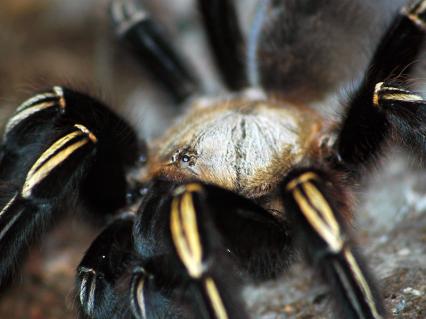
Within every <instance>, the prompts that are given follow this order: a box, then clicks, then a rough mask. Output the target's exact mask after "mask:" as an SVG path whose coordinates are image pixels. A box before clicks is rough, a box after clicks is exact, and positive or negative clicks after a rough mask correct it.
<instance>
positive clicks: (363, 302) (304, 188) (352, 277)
mask: <svg viewBox="0 0 426 319" xmlns="http://www.w3.org/2000/svg"><path fill="white" fill-rule="evenodd" d="M291 175H292V176H291V177H290V178H289V180H288V182H287V183H286V185H285V190H284V200H285V203H286V209H287V211H288V212H289V213H290V214H291V216H292V218H293V220H294V222H295V224H296V225H295V226H296V227H298V229H299V231H300V232H301V234H300V236H301V238H303V239H302V241H303V243H302V244H303V245H304V246H305V248H306V251H307V254H308V258H309V259H310V261H311V262H312V263H313V264H314V266H317V265H318V266H319V267H320V269H321V272H322V274H323V276H324V279H325V280H326V281H327V282H328V283H329V284H332V285H334V286H333V287H332V288H331V291H332V292H333V295H334V297H335V299H336V304H337V306H338V307H339V308H341V309H340V310H341V311H342V312H343V313H344V314H345V318H351V319H352V318H353V319H355V318H356V319H361V318H363V319H367V318H369V319H383V318H385V311H384V308H383V304H382V300H381V298H380V297H379V294H378V293H377V291H376V288H375V286H374V284H373V283H372V280H371V279H370V278H369V275H368V274H367V272H366V269H365V266H364V265H363V262H362V260H361V258H360V256H358V255H357V254H356V253H355V252H354V249H353V247H352V246H351V244H350V242H349V235H348V232H347V231H346V226H345V224H346V221H345V215H344V214H343V212H342V211H338V209H339V206H338V205H337V203H338V202H339V201H341V200H344V195H343V192H342V191H340V190H339V186H338V185H335V186H334V188H333V189H331V186H329V184H330V182H331V181H330V180H329V179H328V178H327V177H326V176H325V174H323V173H322V172H319V171H313V170H304V171H301V172H298V173H296V174H291Z"/></svg>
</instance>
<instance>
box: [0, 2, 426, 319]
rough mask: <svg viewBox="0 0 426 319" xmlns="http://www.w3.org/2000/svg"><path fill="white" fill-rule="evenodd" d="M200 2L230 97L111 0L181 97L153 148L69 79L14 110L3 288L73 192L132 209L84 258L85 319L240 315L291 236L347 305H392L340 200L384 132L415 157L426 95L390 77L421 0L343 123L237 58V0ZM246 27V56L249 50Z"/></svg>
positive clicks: (288, 256)
mask: <svg viewBox="0 0 426 319" xmlns="http://www.w3.org/2000/svg"><path fill="white" fill-rule="evenodd" d="M199 7H200V11H201V13H202V17H203V21H204V25H205V29H206V32H207V35H208V38H209V40H210V43H211V48H212V51H213V53H214V55H215V58H216V62H217V66H218V69H219V70H220V72H221V75H222V78H223V81H224V83H225V84H226V86H227V87H228V88H229V90H230V91H232V92H234V93H233V94H230V95H229V96H225V97H223V96H221V97H218V98H215V99H208V100H205V99H190V97H191V96H194V95H195V94H196V93H197V91H198V90H199V88H198V83H197V80H196V78H195V77H194V76H193V74H192V72H191V71H190V70H189V69H188V68H187V66H186V64H185V63H184V62H183V61H182V58H181V57H180V55H179V54H178V53H177V52H175V49H173V48H172V47H171V46H170V45H169V42H168V40H167V39H166V38H165V37H164V36H163V35H162V34H161V33H160V32H159V30H158V27H157V25H156V23H155V21H154V20H152V19H151V17H150V15H149V13H148V12H147V11H146V10H145V9H144V8H143V7H142V6H141V5H140V4H138V3H137V2H136V1H133V0H124V1H123V0H121V1H120V0H114V1H113V2H112V6H111V12H112V17H113V21H114V23H115V28H116V31H117V33H118V35H119V37H120V38H121V39H122V41H124V42H125V43H127V45H128V46H129V47H130V48H131V50H132V51H133V52H135V53H136V54H137V56H138V57H140V58H141V59H142V60H143V61H144V63H145V64H146V66H147V68H148V69H149V70H150V71H151V72H152V73H153V74H154V75H155V76H156V77H157V78H158V79H159V80H160V83H161V84H162V85H163V86H164V87H165V88H166V89H167V91H168V92H169V93H170V95H171V96H172V97H173V99H174V100H175V101H176V102H179V103H183V102H184V101H187V102H186V103H188V104H190V106H189V107H188V111H187V112H186V113H185V114H184V115H183V116H182V118H180V120H179V121H178V122H177V123H176V124H175V125H174V126H173V127H171V128H170V129H169V130H168V131H167V132H166V133H165V134H164V135H163V136H162V137H160V138H159V139H158V140H157V141H156V142H154V143H153V145H149V146H147V145H146V144H145V143H143V142H140V141H138V138H137V136H136V133H135V132H134V130H133V129H132V127H130V125H128V124H127V123H126V121H124V120H123V119H121V118H120V117H119V116H118V115H116V114H115V113H114V112H112V111H111V110H109V108H108V107H106V106H105V105H104V104H103V103H102V102H100V101H98V100H97V99H95V98H93V97H91V96H88V95H86V94H83V93H80V92H77V91H75V90H71V89H69V88H66V87H62V86H54V87H53V88H52V89H50V90H47V91H43V92H40V93H39V94H37V95H35V96H33V97H32V98H30V99H28V100H27V101H25V102H24V103H22V104H21V105H20V106H19V107H18V109H17V111H16V113H15V114H14V115H13V116H12V118H11V119H10V120H9V121H8V123H7V124H6V127H5V132H4V136H3V143H2V152H1V162H0V179H1V185H2V190H3V192H2V202H3V204H2V206H1V210H0V247H1V251H2V252H3V254H2V256H3V257H2V259H1V260H0V285H1V287H2V288H4V287H5V286H6V285H7V284H8V283H9V281H11V280H13V275H14V272H15V270H16V269H17V267H18V265H19V264H20V263H21V259H22V258H23V256H24V255H25V252H26V251H27V249H28V248H29V246H30V242H31V241H32V240H33V239H34V238H36V237H37V236H38V235H39V234H40V233H42V232H43V231H44V229H45V228H46V226H47V225H48V224H50V223H51V222H52V220H53V219H55V217H56V215H58V213H59V212H60V211H61V210H62V209H63V207H64V206H66V205H72V203H73V202H75V201H79V202H83V203H84V204H85V205H86V206H87V207H88V208H89V209H90V210H93V211H97V212H101V213H104V214H113V213H116V212H119V211H126V213H119V214H116V217H115V219H114V220H113V221H112V222H111V223H110V224H109V225H108V226H107V227H106V228H105V229H104V230H103V231H102V232H101V234H100V235H99V236H98V237H97V238H96V239H95V240H94V241H93V243H92V244H91V246H90V247H89V249H88V250H87V252H86V254H85V256H84V257H83V259H82V261H81V263H80V265H79V266H78V269H77V278H76V299H77V302H78V304H79V307H80V310H81V316H82V317H88V318H111V317H114V318H127V317H134V318H216V319H226V318H242V319H244V318H249V317H250V316H249V313H248V312H247V311H246V310H245V309H244V305H243V301H242V298H241V295H240V289H241V287H242V286H243V284H244V282H246V281H264V280H268V279H273V278H275V277H276V276H278V275H279V274H280V273H282V272H283V271H284V270H285V268H286V267H287V266H288V265H289V264H290V263H291V262H292V261H293V260H294V258H295V254H296V253H295V252H296V251H297V250H299V249H301V250H303V251H304V255H305V256H306V259H307V260H308V261H309V263H310V264H311V265H312V266H313V267H314V268H316V269H317V270H318V271H319V273H320V274H321V278H322V280H323V281H324V282H325V283H326V284H328V285H330V287H331V288H330V291H331V292H332V295H333V298H334V300H335V306H336V311H337V313H338V314H340V316H341V317H344V318H375V319H377V318H385V317H387V312H386V310H385V309H384V306H383V302H382V297H381V296H380V293H379V291H378V289H377V287H376V285H375V283H374V279H373V278H372V276H371V275H370V274H369V272H368V270H367V266H366V265H365V263H364V261H363V258H362V255H361V254H360V253H358V252H357V249H356V244H355V243H354V240H353V238H354V236H353V235H352V232H351V227H350V221H351V218H352V216H351V208H350V205H349V197H350V193H351V190H352V187H353V185H354V184H356V183H357V181H358V180H359V178H360V177H361V176H362V175H363V174H364V173H365V172H366V171H368V169H369V168H370V167H371V165H372V164H375V163H377V160H378V158H379V157H380V155H381V150H382V148H383V145H384V144H385V142H386V141H387V140H388V137H389V136H390V134H391V133H393V134H397V135H398V136H399V137H400V138H401V140H402V141H404V142H406V143H407V144H409V145H410V146H412V147H413V149H414V150H417V151H418V152H419V155H423V148H424V136H425V135H424V134H425V132H424V127H423V122H424V116H425V115H424V108H425V102H424V100H423V98H422V97H421V96H420V95H419V94H417V93H415V92H412V91H410V90H409V89H407V88H405V87H404V85H403V84H401V82H400V81H399V80H398V79H401V78H404V77H408V76H409V75H410V71H411V68H412V62H413V61H415V59H416V57H417V55H418V53H419V51H420V48H421V42H422V41H421V40H422V39H423V38H424V31H425V29H426V0H421V1H420V0H418V1H415V2H414V3H413V4H412V5H410V6H407V7H404V8H403V9H402V10H401V11H400V13H399V14H398V15H397V16H396V17H395V19H394V21H393V22H392V25H391V26H390V27H389V29H388V30H387V32H386V34H385V35H384V37H383V38H382V40H381V42H380V44H379V46H378V47H377V50H376V52H375V54H374V56H373V58H372V60H371V62H370V67H369V68H368V71H367V72H366V74H365V75H364V78H363V80H362V82H361V83H360V85H359V87H358V88H357V89H356V90H355V92H354V94H353V96H352V98H351V100H350V102H349V104H348V105H347V108H346V111H345V115H344V116H343V118H342V121H341V123H328V121H326V120H325V118H324V117H323V116H322V115H321V114H320V113H319V112H318V111H316V110H314V109H311V108H308V107H305V106H302V105H299V104H296V103H291V102H289V101H287V100H285V99H283V98H282V96H281V95H279V94H276V92H275V91H274V90H272V89H269V88H268V85H267V83H263V82H262V79H261V74H260V73H261V72H259V71H261V70H260V69H258V68H256V54H254V56H255V58H254V60H252V63H253V64H249V65H247V66H246V65H245V64H244V63H242V62H241V61H243V59H241V55H242V54H243V53H242V52H241V48H242V47H244V46H245V40H244V38H243V36H242V32H241V30H240V29H239V26H238V23H237V19H236V10H235V8H234V5H233V3H232V1H226V0H215V1H211V0H210V1H207V0H199ZM219 20H220V23H219ZM253 38H254V39H253ZM253 38H251V41H252V42H253V41H254V43H248V44H247V45H246V46H247V48H248V51H249V52H248V53H249V55H250V54H253V53H256V50H258V48H257V47H256V44H257V41H256V39H255V38H256V37H255V36H254V37H253ZM249 42H250V41H249ZM261 58H262V56H261V55H259V56H258V59H261ZM246 69H247V70H248V72H246V71H247V70H246ZM253 88H254V89H253ZM127 211H130V212H127Z"/></svg>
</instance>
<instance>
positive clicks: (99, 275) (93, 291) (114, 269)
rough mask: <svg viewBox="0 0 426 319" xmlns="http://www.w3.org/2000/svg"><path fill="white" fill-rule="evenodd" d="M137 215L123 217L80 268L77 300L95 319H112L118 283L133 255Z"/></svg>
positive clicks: (86, 257)
mask: <svg viewBox="0 0 426 319" xmlns="http://www.w3.org/2000/svg"><path fill="white" fill-rule="evenodd" d="M133 217H134V216H133V215H129V214H127V215H122V216H119V217H118V218H117V219H115V221H114V222H113V223H111V224H110V225H109V226H108V227H107V228H106V229H105V230H104V231H103V232H102V233H101V234H100V235H99V236H98V237H97V238H96V239H95V241H94V242H93V243H92V245H91V246H90V248H89V249H88V250H87V252H86V254H85V256H84V258H83V260H82V261H81V263H80V265H79V266H78V269H77V279H76V289H77V299H78V300H79V304H80V307H81V310H82V312H84V313H85V314H86V315H88V316H89V317H91V318H108V317H109V316H111V313H112V311H114V310H115V308H116V305H117V301H118V298H117V296H116V292H115V290H114V286H115V284H116V281H117V280H118V279H119V278H120V277H121V276H122V275H123V273H124V272H125V269H126V266H127V264H128V262H129V257H130V255H131V253H130V252H131V251H132V247H131V245H132V244H131V233H132V228H133Z"/></svg>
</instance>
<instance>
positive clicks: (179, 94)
mask: <svg viewBox="0 0 426 319" xmlns="http://www.w3.org/2000/svg"><path fill="white" fill-rule="evenodd" d="M141 2H142V0H112V2H111V14H112V20H113V23H114V28H115V31H116V34H117V36H118V37H119V38H120V39H121V40H122V41H123V42H124V43H125V44H126V45H127V46H128V47H129V48H130V50H131V51H132V52H133V53H134V55H135V56H136V58H137V59H138V60H139V61H140V62H141V64H142V65H143V66H144V67H145V68H146V69H147V70H148V71H149V72H150V73H151V74H152V76H153V77H154V78H155V79H156V80H157V82H158V83H159V84H160V85H162V86H163V87H164V88H165V89H166V92H168V93H169V94H170V96H171V97H172V98H173V99H174V101H175V102H176V103H181V102H183V101H184V100H185V99H187V98H188V97H190V96H191V95H193V94H195V93H197V92H198V89H199V87H198V84H197V81H196V77H195V75H194V74H193V73H192V70H190V69H189V67H188V64H187V62H186V61H184V59H183V58H182V56H181V54H179V52H177V50H176V49H175V48H173V46H172V44H171V41H170V39H168V38H167V37H166V36H165V35H164V34H163V32H162V30H161V28H160V26H159V25H158V24H157V23H156V22H155V21H154V19H152V17H151V15H150V13H149V12H148V11H147V10H146V9H145V8H144V6H143V4H142V3H141Z"/></svg>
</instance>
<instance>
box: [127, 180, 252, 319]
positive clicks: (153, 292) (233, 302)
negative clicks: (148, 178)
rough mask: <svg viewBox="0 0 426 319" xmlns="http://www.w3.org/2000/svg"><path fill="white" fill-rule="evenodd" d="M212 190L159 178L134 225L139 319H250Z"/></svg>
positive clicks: (135, 301) (134, 306)
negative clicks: (211, 197) (219, 224)
mask: <svg viewBox="0 0 426 319" xmlns="http://www.w3.org/2000/svg"><path fill="white" fill-rule="evenodd" d="M208 194H209V189H208V187H207V186H204V185H202V184H199V183H190V184H184V185H176V184H175V183H171V182H165V181H156V182H154V184H153V187H152V188H151V191H150V195H149V196H148V198H146V200H144V203H142V206H141V207H140V211H139V214H140V215H139V217H138V218H139V220H138V221H137V222H136V224H135V229H134V245H135V250H136V252H137V253H138V255H139V258H140V259H141V262H140V263H139V264H138V266H137V267H136V271H135V275H134V276H133V278H132V283H131V287H133V288H132V289H131V295H130V305H131V307H132V310H133V314H134V316H135V317H136V318H141V319H142V318H145V316H146V318H159V317H160V318H211V319H225V318H248V315H247V314H246V313H245V311H244V308H243V307H242V304H241V301H240V298H239V291H238V284H237V281H236V280H235V278H234V276H233V269H235V267H234V265H233V263H232V262H231V261H230V258H229V257H228V256H227V251H226V249H225V246H224V241H223V239H222V238H221V236H220V234H219V232H218V230H217V226H216V225H215V223H214V220H213V218H212V217H213V216H214V214H215V213H214V208H213V207H212V205H211V202H210V201H209V200H208ZM140 269H144V270H143V272H141V271H140Z"/></svg>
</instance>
